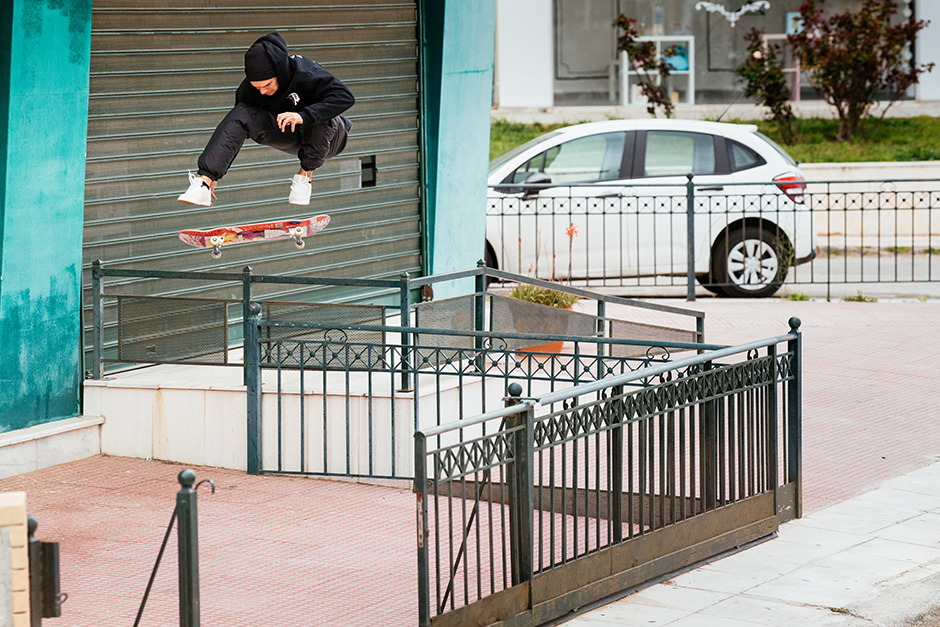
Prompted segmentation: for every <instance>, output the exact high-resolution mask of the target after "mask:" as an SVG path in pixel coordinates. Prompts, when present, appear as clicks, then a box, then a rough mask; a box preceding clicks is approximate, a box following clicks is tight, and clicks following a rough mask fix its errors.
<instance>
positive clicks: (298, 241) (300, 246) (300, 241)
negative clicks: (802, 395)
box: [294, 239, 306, 250]
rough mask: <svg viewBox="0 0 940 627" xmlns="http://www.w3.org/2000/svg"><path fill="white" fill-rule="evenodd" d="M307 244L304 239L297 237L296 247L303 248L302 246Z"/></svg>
mask: <svg viewBox="0 0 940 627" xmlns="http://www.w3.org/2000/svg"><path fill="white" fill-rule="evenodd" d="M305 245H306V243H305V242H304V241H303V240H302V239H296V240H294V246H296V247H297V248H298V250H299V249H301V248H303V247H304V246H305Z"/></svg>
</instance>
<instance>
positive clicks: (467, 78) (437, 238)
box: [421, 0, 496, 299]
mask: <svg viewBox="0 0 940 627" xmlns="http://www.w3.org/2000/svg"><path fill="white" fill-rule="evenodd" d="M421 16H422V20H421V24H422V36H423V50H424V57H423V78H424V80H423V84H422V89H423V93H422V98H423V109H424V116H423V120H422V122H423V125H422V132H423V137H424V149H425V154H424V157H425V180H424V197H425V203H426V212H427V217H426V226H427V233H426V254H427V266H428V267H427V270H428V272H430V273H433V274H439V273H442V272H449V271H451V270H466V269H468V268H474V267H476V263H477V261H478V260H480V259H482V258H483V253H484V238H485V215H486V174H487V169H488V165H489V144H490V109H491V108H492V102H493V45H494V38H495V33H496V2H495V0H424V1H423V2H422V3H421ZM472 291H473V282H472V280H468V281H465V282H461V283H460V284H459V285H438V286H435V299H440V298H444V297H447V296H453V295H457V294H465V293H469V292H472Z"/></svg>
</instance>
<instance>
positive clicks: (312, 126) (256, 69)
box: [179, 33, 356, 207]
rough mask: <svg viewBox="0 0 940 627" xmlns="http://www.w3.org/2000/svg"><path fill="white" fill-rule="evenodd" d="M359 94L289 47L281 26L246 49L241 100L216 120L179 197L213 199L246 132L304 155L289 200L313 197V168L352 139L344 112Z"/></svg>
mask: <svg viewBox="0 0 940 627" xmlns="http://www.w3.org/2000/svg"><path fill="white" fill-rule="evenodd" d="M355 102H356V99H355V98H354V97H353V95H352V92H350V91H349V89H348V88H347V87H346V86H345V85H343V83H342V82H340V80H339V79H337V78H336V77H335V76H333V75H332V74H330V73H329V72H327V71H326V70H325V69H323V67H322V66H321V65H319V64H318V63H314V62H313V61H311V60H310V59H306V58H304V57H302V56H299V55H295V54H292V55H288V54H287V44H286V43H285V42H284V39H283V38H281V36H280V35H278V34H277V33H269V34H267V35H265V36H264V37H262V38H260V39H259V40H258V41H256V42H255V43H253V44H252V45H251V47H250V48H249V49H248V51H247V52H246V53H245V80H243V81H242V84H241V85H239V87H238V90H237V91H236V92H235V107H234V108H233V109H232V110H231V111H230V112H229V113H228V115H226V116H225V118H224V119H223V120H222V121H221V122H220V123H219V125H218V127H216V129H215V132H214V133H213V134H212V138H211V139H210V140H209V143H208V144H207V145H206V148H205V150H203V152H202V154H201V155H200V156H199V162H198V165H199V169H198V170H197V174H198V176H197V175H193V174H192V173H190V175H189V189H187V190H186V191H185V192H184V193H183V194H182V195H181V196H180V197H179V201H180V202H182V203H187V204H190V205H199V206H202V207H210V206H212V199H213V198H215V193H214V192H215V186H216V183H217V182H218V181H219V179H221V178H222V177H223V176H225V173H226V172H227V171H228V169H229V167H230V166H231V165H232V161H234V160H235V157H236V155H238V151H239V150H241V147H242V144H244V143H245V140H246V139H248V138H251V139H253V140H254V141H256V142H258V143H259V144H263V145H265V146H270V147H272V148H277V149H278V150H282V151H284V152H287V153H290V154H292V155H297V156H298V157H299V158H300V172H298V173H297V174H296V175H295V176H294V178H293V179H292V181H291V187H290V196H289V197H288V202H290V203H291V204H294V205H308V204H310V175H311V174H312V173H313V171H314V170H316V169H317V168H319V167H320V166H322V165H323V162H324V161H326V160H327V159H330V158H332V157H335V156H336V155H338V154H339V153H341V152H342V151H343V149H344V148H345V147H346V138H347V134H348V133H349V129H350V127H351V126H352V124H351V123H350V121H349V120H347V119H346V118H344V117H343V116H342V115H340V114H341V113H343V112H344V111H346V110H347V109H349V107H351V106H353V104H354V103H355Z"/></svg>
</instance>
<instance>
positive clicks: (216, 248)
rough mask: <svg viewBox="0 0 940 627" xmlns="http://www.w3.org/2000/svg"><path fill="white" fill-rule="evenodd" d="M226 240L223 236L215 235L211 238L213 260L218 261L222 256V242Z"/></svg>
mask: <svg viewBox="0 0 940 627" xmlns="http://www.w3.org/2000/svg"><path fill="white" fill-rule="evenodd" d="M223 241H224V239H223V238H222V236H221V235H213V236H212V237H210V238H209V245H210V246H212V258H213V259H218V258H219V257H221V256H222V242H223Z"/></svg>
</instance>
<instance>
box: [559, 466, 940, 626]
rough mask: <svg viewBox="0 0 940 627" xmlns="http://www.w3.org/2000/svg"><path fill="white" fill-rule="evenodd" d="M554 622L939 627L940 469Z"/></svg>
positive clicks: (911, 476) (907, 477)
mask: <svg viewBox="0 0 940 627" xmlns="http://www.w3.org/2000/svg"><path fill="white" fill-rule="evenodd" d="M554 624H558V625H560V624H564V625H565V627H601V626H604V625H611V626H612V625H617V626H618V627H627V626H634V625H636V626H640V625H642V626H644V627H646V626H659V625H664V626H665V625H668V626H669V627H699V626H703V627H704V626H709V627H712V626H716V625H720V626H722V627H757V626H766V625H774V626H781V627H782V626H790V625H800V626H802V625H832V626H843V627H862V626H866V627H872V626H877V627H928V626H929V627H935V626H937V625H940V463H936V464H933V465H931V466H928V467H926V468H923V469H920V470H917V471H914V472H912V473H909V474H907V475H904V476H901V477H898V478H895V479H891V480H889V481H886V482H885V483H884V484H882V485H881V487H879V488H878V489H876V490H873V491H871V492H867V493H865V494H863V495H861V496H858V497H855V498H853V499H849V500H847V501H844V502H842V503H839V504H838V505H834V506H832V507H829V508H827V509H824V510H821V511H817V512H815V513H812V514H810V515H808V516H806V517H804V518H802V519H799V520H794V521H791V522H788V523H786V524H784V525H782V526H781V527H780V532H779V535H778V536H777V537H776V538H774V539H771V540H768V541H764V542H762V543H760V544H758V545H756V546H753V547H751V548H748V549H745V550H742V551H739V552H736V553H734V554H731V555H729V556H727V557H722V558H718V559H715V560H712V561H709V562H708V563H707V564H706V565H704V566H699V567H697V568H694V569H692V570H690V571H688V572H686V573H684V574H682V575H679V576H677V577H674V578H672V579H669V580H667V581H664V582H662V583H659V584H656V585H653V586H650V587H647V588H645V589H643V590H640V591H639V592H636V593H635V594H631V595H629V596H626V597H624V598H622V599H621V600H619V601H616V602H613V603H611V604H608V605H605V606H603V607H599V608H597V609H592V610H589V611H582V612H580V613H579V615H578V616H576V617H574V618H570V619H567V620H559V621H557V622H556V623H554Z"/></svg>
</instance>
